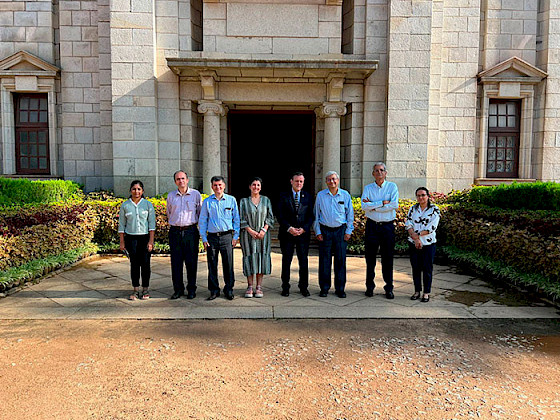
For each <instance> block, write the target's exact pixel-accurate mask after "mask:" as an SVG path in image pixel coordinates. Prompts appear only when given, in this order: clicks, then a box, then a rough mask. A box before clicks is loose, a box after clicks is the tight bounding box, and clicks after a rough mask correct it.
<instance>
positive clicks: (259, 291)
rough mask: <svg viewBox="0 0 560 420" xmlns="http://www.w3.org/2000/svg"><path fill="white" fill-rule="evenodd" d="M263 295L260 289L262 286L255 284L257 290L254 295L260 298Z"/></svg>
mask: <svg viewBox="0 0 560 420" xmlns="http://www.w3.org/2000/svg"><path fill="white" fill-rule="evenodd" d="M263 296H264V294H263V291H262V287H261V286H257V290H256V291H255V297H256V298H262V297H263Z"/></svg>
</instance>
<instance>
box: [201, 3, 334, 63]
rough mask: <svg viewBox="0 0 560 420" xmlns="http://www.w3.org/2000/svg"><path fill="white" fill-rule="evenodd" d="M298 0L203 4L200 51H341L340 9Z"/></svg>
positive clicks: (298, 52) (227, 52) (330, 52)
mask: <svg viewBox="0 0 560 420" xmlns="http://www.w3.org/2000/svg"><path fill="white" fill-rule="evenodd" d="M301 3H303V4H279V3H266V2H262V3H254V2H248V3H241V2H231V3H230V2H204V11H203V34H204V36H203V45H204V47H203V49H204V51H205V52H208V53H212V52H216V53H226V54H251V55H254V54H278V55H293V54H303V55H317V54H340V52H341V42H342V25H341V19H342V13H341V10H342V9H341V7H340V6H336V5H318V4H305V1H302V2H301ZM279 16H282V18H281V19H279V18H278V17H279Z"/></svg>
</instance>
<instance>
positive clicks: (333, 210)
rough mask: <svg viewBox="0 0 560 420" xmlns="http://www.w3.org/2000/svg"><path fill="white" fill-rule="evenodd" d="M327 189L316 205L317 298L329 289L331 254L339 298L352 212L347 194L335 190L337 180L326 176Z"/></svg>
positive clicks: (333, 174)
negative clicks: (317, 247) (317, 248)
mask: <svg viewBox="0 0 560 420" xmlns="http://www.w3.org/2000/svg"><path fill="white" fill-rule="evenodd" d="M326 183H327V187H328V188H326V189H324V190H322V191H319V193H318V194H317V199H316V201H315V208H314V213H315V223H314V230H315V234H316V235H317V239H318V240H319V286H320V288H321V291H320V293H319V296H321V297H326V296H327V295H328V293H329V289H330V288H331V266H332V255H333V254H334V288H335V293H336V295H337V296H338V297H339V298H345V297H346V293H345V292H344V287H345V286H346V247H347V245H348V240H349V239H350V236H351V235H352V232H353V230H354V208H353V207H352V197H350V194H349V193H348V191H346V190H343V189H341V188H338V185H339V183H340V178H339V176H338V174H337V173H336V172H335V171H330V172H327V175H326Z"/></svg>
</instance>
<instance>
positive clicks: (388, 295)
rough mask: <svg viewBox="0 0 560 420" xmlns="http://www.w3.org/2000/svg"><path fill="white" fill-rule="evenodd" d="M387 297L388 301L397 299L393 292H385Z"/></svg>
mask: <svg viewBox="0 0 560 420" xmlns="http://www.w3.org/2000/svg"><path fill="white" fill-rule="evenodd" d="M385 297H386V298H387V299H395V295H394V294H393V292H385Z"/></svg>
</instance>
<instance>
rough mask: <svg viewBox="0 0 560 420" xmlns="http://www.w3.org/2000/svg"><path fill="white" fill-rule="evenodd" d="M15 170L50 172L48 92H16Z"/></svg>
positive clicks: (39, 172)
mask: <svg viewBox="0 0 560 420" xmlns="http://www.w3.org/2000/svg"><path fill="white" fill-rule="evenodd" d="M14 101H15V107H14V108H15V111H16V115H15V123H16V171H17V173H18V174H23V175H35V174H37V175H39V174H50V163H49V160H50V159H49V121H48V99H47V94H27V93H26V94H16V95H14Z"/></svg>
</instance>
